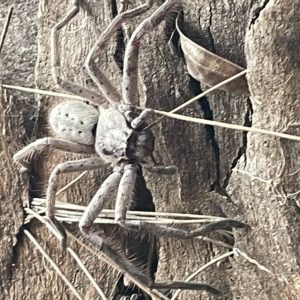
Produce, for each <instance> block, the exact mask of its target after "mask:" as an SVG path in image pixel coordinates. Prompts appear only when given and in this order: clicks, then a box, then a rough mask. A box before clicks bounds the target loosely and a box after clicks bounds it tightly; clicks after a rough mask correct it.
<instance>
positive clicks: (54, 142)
mask: <svg viewBox="0 0 300 300" xmlns="http://www.w3.org/2000/svg"><path fill="white" fill-rule="evenodd" d="M49 147H52V148H54V149H57V150H62V151H66V152H72V153H79V154H94V153H95V147H94V146H88V145H83V144H78V143H74V142H70V141H66V140H62V139H57V138H52V137H45V138H41V139H38V140H36V141H34V142H33V143H31V144H29V145H27V146H26V147H24V148H23V149H21V150H20V151H18V152H17V153H16V154H15V155H14V156H13V159H14V161H15V162H16V163H19V164H21V165H22V166H23V167H25V168H26V169H29V160H30V159H31V157H32V156H33V155H34V154H35V152H41V151H44V150H45V149H46V148H49Z"/></svg>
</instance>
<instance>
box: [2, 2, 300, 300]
mask: <svg viewBox="0 0 300 300" xmlns="http://www.w3.org/2000/svg"><path fill="white" fill-rule="evenodd" d="M2 2H3V1H2ZM65 2H66V3H63V4H58V1H41V0H40V2H39V3H38V1H25V2H22V3H21V2H20V4H18V3H17V2H16V4H15V11H14V15H13V22H12V24H11V26H10V29H9V32H8V37H7V40H6V43H5V48H4V49H3V52H2V53H1V80H2V81H3V82H4V83H6V84H15V85H26V86H30V87H33V86H34V85H36V86H37V87H38V88H40V89H44V90H55V91H57V88H56V87H55V86H54V83H53V80H52V78H51V72H50V64H49V51H50V48H49V44H50V39H49V37H50V29H51V28H52V26H53V25H54V24H55V23H56V22H57V21H58V20H60V18H61V17H62V16H63V15H64V14H65V13H66V12H67V10H68V8H69V7H70V2H72V1H65ZM82 2H84V3H83V4H82V6H81V12H80V14H79V16H78V17H76V19H75V20H74V21H73V22H72V24H70V25H69V26H68V27H67V28H65V29H64V30H63V31H62V35H61V45H62V46H61V52H62V65H63V67H62V73H63V75H64V76H65V77H66V78H68V79H69V80H72V81H74V82H77V83H79V84H82V85H87V86H90V87H91V88H93V85H92V84H91V80H90V79H89V77H88V75H87V74H86V72H85V71H83V70H82V65H83V61H84V58H85V57H86V55H87V53H88V51H89V49H90V48H91V47H92V46H93V44H94V42H95V41H96V39H97V37H98V36H99V34H100V32H102V31H103V29H104V28H105V27H106V26H107V25H108V23H109V22H110V21H111V19H112V18H113V16H114V15H115V14H116V9H115V8H116V7H117V6H116V2H115V1H109V0H107V1H100V2H99V1H96V0H95V1H87V0H86V1H82ZM134 2H135V5H138V4H140V3H142V2H143V1H134ZM295 2H296V1H292V0H288V1H283V0H281V1H279V0H278V1H275V0H273V1H266V2H265V3H264V5H263V6H262V7H261V9H259V10H257V14H256V15H255V18H254V19H253V22H252V24H251V25H250V26H249V21H250V19H251V18H252V11H253V10H254V9H256V8H257V7H259V5H260V3H258V1H251V4H250V3H249V1H234V0H231V1H211V2H210V1H204V0H197V1H185V3H184V23H183V24H184V25H183V32H184V33H185V34H186V35H187V36H188V37H189V38H191V39H192V40H194V41H195V42H197V43H199V44H200V45H201V46H204V47H206V48H207V49H208V50H210V51H212V52H214V53H216V54H218V55H220V56H222V57H224V58H226V59H228V60H231V61H233V62H234V63H237V64H239V65H241V66H242V67H246V66H247V68H248V69H249V74H248V81H249V87H250V92H251V99H246V98H243V97H240V96H235V95H232V94H228V93H225V92H220V91H218V92H215V93H213V94H210V95H208V97H207V98H206V99H203V100H201V101H199V102H198V103H195V104H193V105H191V106H190V107H188V108H187V109H185V110H184V111H182V113H184V114H186V115H190V116H195V117H205V118H208V119H214V120H218V121H225V122H230V123H237V124H246V125H248V126H255V127H258V128H265V129H271V130H276V131H282V132H288V133H290V134H296V135H299V134H300V132H299V129H298V128H299V123H300V122H299V120H298V113H297V112H298V111H299V94H300V93H299V86H300V85H299V80H298V78H299V66H300V60H299V55H298V52H299V51H298V49H299V39H298V35H299V34H298V33H299V31H300V28H299V27H300V25H299V24H300V22H299V16H300V7H299V4H296V3H295ZM9 5H10V1H4V2H3V3H2V4H1V5H0V18H1V19H0V23H1V24H2V23H3V20H4V17H5V14H6V12H7V8H8V6H9ZM155 7H156V6H155ZM152 11H153V10H152ZM150 12H151V11H150ZM258 12H259V13H258ZM146 15H149V13H148V14H146ZM144 17H145V15H144V16H142V17H140V18H137V19H136V20H134V21H133V24H137V23H138V22H139V21H140V20H141V19H143V18H144ZM133 26H134V25H133ZM172 26H173V25H172V22H171V21H170V22H167V25H166V24H165V23H163V24H162V25H161V26H159V27H158V28H157V29H156V30H155V32H151V33H149V34H148V35H147V36H146V37H145V38H144V39H143V44H142V50H141V56H140V57H141V61H140V74H139V75H140V80H141V87H140V95H141V102H142V104H143V105H146V106H147V107H152V108H156V109H162V110H171V109H172V108H174V107H176V106H178V105H180V104H181V103H183V102H185V101H186V100H188V99H189V98H191V97H193V96H194V95H195V94H198V93H199V92H200V91H201V90H202V89H203V90H204V89H205V88H206V87H204V86H201V84H199V83H198V82H196V81H195V80H193V79H191V78H190V77H189V75H188V74H187V72H186V69H185V65H184V59H183V57H182V54H181V52H180V51H178V47H177V45H176V37H175V39H172V40H171V42H168V41H169V40H170V34H171V32H170V28H171V29H172ZM166 28H168V29H169V30H167V29H166ZM36 29H37V30H36ZM120 37H121V36H119V40H120ZM35 38H36V40H35ZM244 43H245V44H244ZM122 47H123V46H122V43H117V42H116V40H115V39H112V41H111V46H110V47H109V49H107V52H106V53H103V55H102V57H101V58H100V59H99V64H101V68H102V69H104V70H105V72H106V74H107V75H108V76H109V78H110V79H111V81H112V82H113V83H114V84H115V86H117V87H118V88H119V89H120V82H121V71H120V67H119V66H118V65H117V64H116V62H115V59H114V53H120V51H121V50H122ZM245 49H246V50H245ZM115 57H116V56H115ZM11 94H12V93H11V92H3V93H2V94H1V98H0V101H1V102H0V106H1V118H0V128H1V131H2V135H1V139H0V142H1V144H0V145H1V146H0V147H1V148H0V150H1V156H0V159H1V166H0V168H1V174H3V175H2V180H1V184H0V192H1V202H0V224H1V229H0V234H1V235H0V248H1V249H2V251H1V254H0V257H1V260H0V263H1V265H0V273H1V277H0V278H1V279H0V280H1V296H0V298H1V299H32V298H36V299H75V297H74V296H73V295H72V293H71V292H70V291H69V289H68V288H67V287H66V285H65V284H64V283H63V282H62V280H61V279H60V277H59V276H58V275H57V274H56V273H55V271H54V270H53V269H52V268H51V267H50V266H49V264H48V263H47V262H45V261H44V259H43V258H42V256H41V255H40V253H39V252H38V250H36V248H35V247H34V246H33V244H32V243H31V242H30V241H29V240H28V238H27V237H26V236H25V235H24V233H23V231H22V229H23V228H24V227H22V223H23V217H24V212H23V209H22V205H24V204H26V203H27V202H28V200H30V199H31V198H32V197H36V196H44V195H45V187H46V185H47V179H48V177H49V174H50V170H52V168H53V166H54V165H55V164H57V163H58V162H62V161H66V160H68V159H74V158H75V157H76V156H75V155H70V154H64V153H58V152H56V151H53V152H51V153H47V154H46V155H40V156H38V157H36V158H35V160H34V162H33V167H32V171H31V172H30V173H29V174H23V175H20V173H19V172H18V169H17V168H16V167H15V166H14V165H13V163H12V155H13V153H15V152H16V151H17V150H18V149H20V147H22V146H23V145H25V144H28V143H29V142H30V140H31V141H32V140H34V139H36V138H39V137H42V136H46V135H49V132H48V130H47V127H46V124H47V121H46V120H47V114H48V112H49V110H50V108H51V107H52V106H53V105H54V104H55V103H56V102H57V101H61V99H54V98H50V97H49V98H48V97H41V96H39V97H36V99H35V100H36V104H35V106H36V107H37V106H38V109H36V110H35V109H34V105H33V102H32V99H33V95H30V94H24V93H22V94H14V96H13V97H12V96H11ZM37 104H38V105H37ZM29 115H30V116H32V117H31V118H30V117H28V116H29ZM37 115H38V119H35V118H33V116H37ZM23 119H24V120H23ZM33 125H35V126H34V130H33V129H32V127H33ZM154 132H155V135H156V137H157V138H156V152H155V157H156V159H157V161H158V162H159V163H164V164H166V165H167V164H176V165H177V166H178V167H179V170H180V172H179V174H178V176H174V177H172V178H165V177H158V176H155V175H148V174H145V177H146V181H147V186H148V188H149V189H150V190H151V192H152V195H153V199H154V202H155V205H156V209H157V210H159V211H168V212H190V213H203V214H212V215H219V216H227V217H231V218H236V219H239V220H241V221H245V222H248V223H249V224H250V225H251V226H252V228H253V231H252V233H251V234H248V235H247V237H244V235H243V234H241V233H240V231H237V232H235V238H236V239H235V245H236V246H237V247H238V248H240V249H241V250H243V251H245V252H246V253H247V254H248V255H249V256H250V257H252V258H254V259H256V260H257V261H258V262H259V263H260V264H261V265H263V266H265V267H266V268H268V269H269V270H270V271H272V272H273V273H274V274H275V275H274V276H271V275H269V274H268V273H266V272H264V271H261V270H259V269H258V268H257V267H256V266H254V265H253V264H250V263H249V262H246V261H245V260H244V259H243V258H240V257H239V258H237V257H232V258H230V259H229V260H226V261H224V262H221V263H220V264H219V265H218V266H216V265H214V266H212V267H210V268H209V269H207V270H206V271H205V272H204V273H201V274H200V275H199V276H197V277H196V278H195V280H199V281H204V282H207V283H210V284H212V285H214V286H216V287H218V288H219V289H221V290H222V291H223V295H222V296H221V297H220V299H297V295H298V294H299V293H300V291H299V289H300V277H299V264H300V263H299V259H300V256H299V243H298V241H299V235H300V231H299V229H298V226H297V224H298V221H299V207H298V203H299V202H298V194H297V192H298V191H299V184H298V182H297V178H298V176H299V175H298V174H299V173H298V172H297V171H298V169H299V163H298V159H297V158H298V157H297V153H298V152H299V149H298V148H299V145H298V144H297V143H296V142H290V141H286V140H279V139H274V138H270V137H268V136H262V135H258V134H248V135H246V134H244V133H240V132H234V131H231V130H226V129H220V128H212V127H205V126H200V125H195V124H190V123H186V122H181V121H175V120H171V119H166V120H164V121H163V122H162V123H161V124H160V125H159V126H158V127H156V128H155V130H154ZM110 171H111V170H110V169H109V168H104V169H102V170H100V171H98V172H93V173H92V174H90V175H88V176H86V177H85V178H83V179H81V180H80V182H78V183H77V184H75V185H74V186H73V187H72V188H70V189H69V190H68V191H67V193H65V194H63V195H62V196H60V197H59V200H61V201H67V202H72V203H80V204H87V203H88V202H89V199H91V198H92V196H93V194H94V193H95V192H96V190H97V188H99V186H100V184H101V182H102V181H103V179H104V178H105V177H107V175H108V174H109V172H110ZM77 175H78V174H71V175H67V176H61V180H60V185H61V186H64V185H65V184H66V183H67V182H69V181H70V180H72V179H74V178H75V177H76V176H77ZM112 200H113V199H112ZM26 228H27V229H29V230H30V231H31V232H32V234H33V235H34V236H35V237H36V238H37V240H38V241H39V242H40V243H41V245H42V246H43V247H44V248H45V249H47V251H48V253H49V254H50V256H51V257H52V258H53V259H54V260H55V261H56V263H57V264H58V265H59V267H60V268H61V269H62V271H63V272H64V273H65V274H66V276H67V277H68V278H69V279H70V280H71V282H72V283H73V284H74V285H75V286H76V288H77V289H78V291H79V292H80V294H81V295H82V296H83V297H84V299H96V298H97V295H96V293H95V290H94V288H93V287H92V286H91V285H90V283H89V281H88V280H87V279H86V277H85V276H84V274H83V273H82V272H81V271H80V270H79V269H78V267H77V265H76V263H75V262H74V261H73V259H72V258H71V257H69V255H66V254H64V253H63V252H62V251H61V249H60V246H59V244H58V242H57V241H56V240H55V238H54V237H52V235H51V234H50V233H49V232H48V231H47V229H46V228H45V227H44V226H43V225H42V224H39V223H38V222H31V223H30V224H28V225H26ZM70 229H73V231H76V226H75V225H74V228H72V227H70ZM70 247H72V248H73V249H74V250H75V251H76V252H77V253H78V254H79V256H80V258H81V259H82V260H83V262H84V263H85V265H86V266H87V268H88V269H89V271H90V272H91V273H92V275H93V276H94V278H95V279H96V280H97V282H98V283H99V285H100V286H101V287H102V288H103V289H104V290H105V291H106V294H108V295H109V294H110V293H111V292H112V291H113V287H114V285H115V282H116V281H117V279H118V274H117V272H115V271H113V270H111V269H110V268H108V267H107V266H106V265H105V264H103V263H101V261H99V260H98V258H97V257H96V256H91V255H90V254H89V253H87V252H86V251H85V250H84V249H83V248H82V247H79V246H78V245H77V244H76V243H72V242H71V243H70ZM157 251H158V269H157V273H156V278H157V280H166V279H172V278H174V279H184V278H186V277H187V276H188V275H189V274H190V273H192V272H193V271H195V270H196V269H197V268H199V267H200V266H201V265H203V264H204V263H205V262H208V261H210V260H211V259H212V258H213V257H215V256H216V255H218V254H221V253H224V252H226V251H228V250H226V249H224V248H220V247H216V246H215V245H211V244H208V243H203V242H199V241H196V240H195V241H178V240H171V239H160V240H159V243H158V244H157ZM180 297H181V299H212V298H213V297H212V296H210V295H208V294H206V293H199V292H183V293H181V296H180Z"/></svg>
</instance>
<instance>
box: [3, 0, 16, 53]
mask: <svg viewBox="0 0 300 300" xmlns="http://www.w3.org/2000/svg"><path fill="white" fill-rule="evenodd" d="M12 13H13V7H12V6H11V7H10V8H9V10H8V13H7V16H6V20H5V23H4V26H3V29H2V33H1V37H0V53H1V51H2V48H3V45H4V41H5V37H6V34H7V30H8V26H9V23H10V20H11V16H12Z"/></svg>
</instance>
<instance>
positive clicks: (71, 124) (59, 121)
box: [49, 101, 99, 145]
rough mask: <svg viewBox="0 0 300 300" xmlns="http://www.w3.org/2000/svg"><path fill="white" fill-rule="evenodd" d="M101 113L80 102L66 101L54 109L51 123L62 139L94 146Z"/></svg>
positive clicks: (50, 117) (51, 114)
mask: <svg viewBox="0 0 300 300" xmlns="http://www.w3.org/2000/svg"><path fill="white" fill-rule="evenodd" d="M98 118H99V111H98V110H97V109H96V108H95V107H94V106H91V105H88V104H86V103H84V102H79V101H66V102H62V103H60V104H58V105H57V106H55V107H54V108H53V110H52V111H51V113H50V116H49V123H50V125H51V128H52V129H53V131H54V132H55V134H56V136H57V137H58V138H60V139H65V140H68V141H71V142H75V143H80V144H85V145H94V143H95V128H96V126H97V122H98Z"/></svg>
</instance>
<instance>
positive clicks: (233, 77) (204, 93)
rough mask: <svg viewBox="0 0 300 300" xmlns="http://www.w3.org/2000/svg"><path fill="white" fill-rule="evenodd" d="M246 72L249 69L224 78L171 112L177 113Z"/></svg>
mask: <svg viewBox="0 0 300 300" xmlns="http://www.w3.org/2000/svg"><path fill="white" fill-rule="evenodd" d="M246 73H247V70H244V71H242V72H240V73H238V74H236V75H234V76H232V77H230V78H228V79H226V80H224V81H222V82H220V83H218V84H216V85H215V86H213V87H211V88H210V89H208V90H206V91H205V92H203V93H201V94H199V95H197V96H195V97H194V98H192V99H190V100H188V101H186V102H184V103H183V104H181V105H179V106H177V107H176V108H174V109H172V110H171V111H170V113H175V112H177V111H179V110H180V109H182V108H184V107H186V106H188V105H190V104H192V103H193V102H195V101H197V100H199V99H201V98H202V97H204V96H206V95H207V94H209V93H211V92H213V91H215V90H217V89H219V88H220V87H221V86H223V85H225V84H227V83H229V82H231V81H233V80H235V79H237V78H239V77H241V76H243V75H245V74H246Z"/></svg>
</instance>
